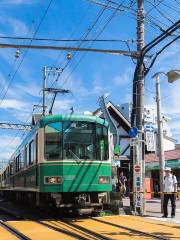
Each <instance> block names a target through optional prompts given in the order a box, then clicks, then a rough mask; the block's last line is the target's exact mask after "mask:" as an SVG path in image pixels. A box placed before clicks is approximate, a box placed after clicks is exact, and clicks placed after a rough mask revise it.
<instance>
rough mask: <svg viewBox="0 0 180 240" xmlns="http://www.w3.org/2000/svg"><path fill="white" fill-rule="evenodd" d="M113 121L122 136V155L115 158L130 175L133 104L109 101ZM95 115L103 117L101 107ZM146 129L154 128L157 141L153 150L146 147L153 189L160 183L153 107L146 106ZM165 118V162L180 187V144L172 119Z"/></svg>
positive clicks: (146, 161)
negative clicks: (175, 134) (130, 135)
mask: <svg viewBox="0 0 180 240" xmlns="http://www.w3.org/2000/svg"><path fill="white" fill-rule="evenodd" d="M106 107H107V109H108V111H109V113H110V115H111V117H112V119H113V121H114V122H115V123H116V126H117V129H118V133H119V136H120V142H119V145H120V148H121V156H119V157H118V158H116V159H114V160H115V161H116V162H117V166H118V167H119V169H120V170H119V171H123V172H124V173H125V175H126V176H128V173H129V169H130V137H129V134H128V132H129V130H130V128H131V124H130V116H131V109H132V107H131V104H129V103H125V104H121V105H115V104H113V103H112V102H108V103H107V105H106ZM93 114H94V115H96V116H99V117H103V114H102V112H101V109H97V110H96V111H95V112H94V113H93ZM144 114H145V115H144V118H145V131H148V130H149V128H153V131H154V135H155V139H154V141H155V143H154V145H155V146H154V149H153V151H148V150H149V149H148V147H147V146H146V149H145V170H146V178H147V179H149V180H150V182H151V190H154V186H155V184H156V183H159V159H158V157H157V155H156V149H158V142H157V134H156V133H157V117H156V111H155V109H154V108H153V107H151V106H149V107H147V106H146V107H145V109H144ZM162 118H163V143H164V151H165V164H166V166H168V167H171V168H172V170H173V173H174V174H175V175H176V176H177V180H178V186H179V187H180V145H178V144H176V140H175V139H174V138H173V137H172V133H171V129H170V127H169V121H170V119H169V118H167V117H166V116H165V115H162Z"/></svg>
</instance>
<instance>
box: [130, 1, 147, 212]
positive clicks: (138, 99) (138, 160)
mask: <svg viewBox="0 0 180 240" xmlns="http://www.w3.org/2000/svg"><path fill="white" fill-rule="evenodd" d="M137 7H138V9H137V51H138V52H142V50H143V48H144V1H143V0H137ZM133 108H134V109H133V114H134V115H135V116H134V117H133V118H132V119H133V121H132V124H133V125H134V126H136V127H137V129H138V145H137V148H133V151H135V152H133V154H132V156H133V159H132V161H133V164H132V165H131V166H132V167H133V193H135V195H134V197H133V200H134V203H135V206H133V207H135V212H136V210H137V211H138V212H139V213H140V214H144V211H145V200H144V190H145V188H144V181H145V162H144V142H143V140H144V127H143V124H144V121H143V119H144V64H143V60H142V58H141V56H140V57H139V58H138V59H137V66H136V72H135V76H134V82H133ZM135 165H138V166H139V167H140V174H139V176H136V175H135V170H134V166H135ZM138 180H140V186H138V185H137V182H138V183H139V181H138Z"/></svg>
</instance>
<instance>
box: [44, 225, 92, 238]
mask: <svg viewBox="0 0 180 240" xmlns="http://www.w3.org/2000/svg"><path fill="white" fill-rule="evenodd" d="M43 222H44V223H46V224H49V225H51V226H54V227H58V228H59V229H62V228H63V229H66V230H68V231H71V232H73V233H75V234H78V235H79V236H81V237H85V238H87V239H90V240H93V239H96V238H93V237H92V236H91V235H90V234H88V233H85V232H83V231H81V230H79V229H76V228H75V227H72V226H70V225H68V224H67V223H65V222H62V221H43Z"/></svg>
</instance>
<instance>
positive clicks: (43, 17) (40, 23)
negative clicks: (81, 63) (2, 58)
mask: <svg viewBox="0 0 180 240" xmlns="http://www.w3.org/2000/svg"><path fill="white" fill-rule="evenodd" d="M52 2H53V0H50V1H49V4H48V6H47V8H46V10H45V12H44V14H43V16H42V18H41V20H40V22H39V24H38V26H37V28H36V30H35V32H34V34H33V36H32V38H34V37H35V36H36V34H37V33H38V31H39V29H40V27H41V25H42V23H43V21H44V19H45V17H46V15H47V13H48V11H49V9H50V6H51V4H52ZM32 41H33V40H31V41H30V43H29V46H30V45H31V43H32ZM28 50H29V49H27V50H26V51H25V53H24V55H23V57H22V60H21V62H20V64H19V65H18V67H17V69H16V70H15V73H14V74H13V77H12V78H11V80H10V82H9V84H8V87H7V89H6V92H5V94H4V95H3V97H2V99H1V101H0V105H1V104H2V102H3V101H4V99H5V97H6V95H7V92H8V90H9V88H10V86H11V84H12V81H13V80H14V78H15V76H16V74H17V72H18V70H19V69H20V67H21V65H22V63H23V61H24V59H25V57H26V55H27V53H28ZM31 116H32V113H31ZM29 118H30V117H29V116H28V119H27V120H26V122H25V124H26V123H27V121H28V120H29ZM18 134H19V133H17V134H16V135H15V137H14V139H15V138H16V137H17V136H18ZM12 141H13V140H12ZM12 141H11V142H10V143H8V144H11V143H12Z"/></svg>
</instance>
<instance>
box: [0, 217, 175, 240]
mask: <svg viewBox="0 0 180 240" xmlns="http://www.w3.org/2000/svg"><path fill="white" fill-rule="evenodd" d="M69 222H70V223H73V224H75V225H77V226H81V227H83V228H85V229H87V230H91V231H92V232H94V233H98V234H101V235H103V236H104V237H108V238H110V239H114V240H118V239H123V240H130V239H141V240H147V239H153V237H151V236H144V235H141V234H139V233H135V232H133V231H131V230H126V229H123V228H121V226H124V227H129V228H132V229H135V230H140V231H144V232H147V233H151V234H154V235H159V236H162V237H165V238H167V239H180V225H179V224H174V223H169V222H168V223H166V222H162V221H153V220H150V219H146V218H142V217H136V216H109V217H99V218H87V219H77V220H72V221H69ZM7 223H8V224H9V225H10V226H12V227H14V228H15V229H17V230H18V231H19V232H21V233H23V234H24V235H25V236H27V237H29V238H30V239H32V240H41V239H43V240H59V239H62V240H66V239H67V240H74V239H81V237H84V238H86V239H89V240H95V239H96V238H95V237H94V236H91V234H90V233H86V232H85V231H82V230H79V229H76V228H75V227H73V226H70V225H69V224H68V223H65V222H62V221H57V220H53V221H43V223H45V224H49V225H51V226H53V227H56V228H58V229H60V230H68V231H69V232H70V233H75V234H77V235H78V236H79V237H78V238H76V237H73V236H71V234H70V235H69V236H68V235H67V234H65V233H60V232H58V231H55V230H53V229H50V228H48V227H47V226H43V225H41V224H39V223H37V222H34V221H8V222H7ZM111 224H116V225H119V227H118V226H112V225H111ZM16 239H17V238H16V237H15V236H13V235H12V234H11V233H9V232H8V231H6V230H5V229H3V228H1V227H0V240H16Z"/></svg>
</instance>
